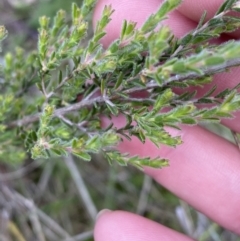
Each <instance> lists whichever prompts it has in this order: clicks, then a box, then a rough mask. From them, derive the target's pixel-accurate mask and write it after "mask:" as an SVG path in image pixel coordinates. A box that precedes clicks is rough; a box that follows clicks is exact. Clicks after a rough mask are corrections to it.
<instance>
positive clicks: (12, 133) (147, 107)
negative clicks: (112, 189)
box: [0, 0, 240, 168]
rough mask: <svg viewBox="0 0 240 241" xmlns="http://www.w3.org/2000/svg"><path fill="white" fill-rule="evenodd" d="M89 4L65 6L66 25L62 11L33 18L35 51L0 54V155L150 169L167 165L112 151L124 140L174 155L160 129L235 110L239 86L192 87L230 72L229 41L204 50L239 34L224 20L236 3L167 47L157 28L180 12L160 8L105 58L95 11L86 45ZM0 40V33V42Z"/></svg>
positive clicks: (164, 30) (169, 37)
mask: <svg viewBox="0 0 240 241" xmlns="http://www.w3.org/2000/svg"><path fill="white" fill-rule="evenodd" d="M94 4H95V1H94V0H85V1H84V2H83V5H82V7H78V6H77V5H76V4H73V5H72V14H71V20H70V21H69V18H68V17H67V16H68V15H67V13H66V12H65V11H63V10H59V11H58V12H57V14H56V16H55V18H54V19H53V21H52V20H51V19H50V18H48V17H46V16H43V17H41V18H40V19H39V24H40V27H39V30H38V31H39V37H38V47H37V49H36V50H35V51H32V52H30V53H27V52H26V51H24V50H23V49H21V48H18V47H17V48H16V49H15V51H14V52H12V53H6V54H5V56H4V60H5V62H4V66H3V67H2V74H1V75H2V78H1V83H0V99H1V102H0V103H1V108H0V131H1V132H2V133H4V135H2V136H1V138H0V143H1V146H3V148H6V149H5V150H8V149H9V148H10V149H11V150H16V155H15V158H17V155H18V153H21V155H20V156H21V158H20V159H21V160H23V159H24V158H25V156H26V155H27V153H29V154H31V157H32V158H34V159H35V158H49V157H51V156H66V155H69V154H73V155H76V156H78V157H80V158H81V159H83V160H85V161H89V160H91V153H98V152H102V153H103V154H104V155H105V157H106V158H107V160H108V161H109V162H110V163H112V162H113V161H117V162H118V163H119V164H121V165H126V164H132V165H134V166H137V167H139V168H141V167H142V166H150V167H158V168H159V167H163V166H166V165H167V162H168V160H166V159H164V158H161V157H156V158H155V159H151V158H149V157H146V158H142V157H141V158H140V157H135V156H134V157H131V156H129V155H128V154H121V153H119V152H118V151H116V149H114V148H115V147H116V146H117V145H118V143H119V142H120V141H122V140H123V139H125V138H127V139H130V140H131V139H132V138H133V137H137V138H138V139H139V140H140V141H141V142H142V143H145V142H146V140H150V141H151V142H152V143H154V144H155V145H156V146H157V147H161V145H162V144H164V145H168V146H172V147H176V146H177V145H180V144H181V143H182V140H181V138H180V137H179V136H172V135H171V134H169V133H168V131H167V130H166V127H172V128H176V129H180V128H181V125H183V124H184V125H186V124H187V125H195V124H198V123H200V122H203V121H208V122H219V121H220V119H221V118H232V113H233V112H234V111H237V110H239V109H240V95H239V92H238V89H239V87H240V85H238V86H235V87H234V88H232V89H226V90H224V91H222V92H221V93H217V92H216V89H217V87H216V86H213V87H212V88H211V89H210V90H209V91H208V92H207V93H205V94H204V95H203V96H200V97H198V95H197V90H198V88H196V87H201V86H203V85H205V84H208V83H211V81H212V76H213V75H214V74H216V73H219V72H223V71H227V70H229V69H230V68H231V67H234V66H238V65H240V59H239V56H240V43H239V42H238V41H235V40H232V41H228V42H226V43H223V44H220V45H214V44H209V40H211V39H214V38H216V37H219V36H220V35H221V34H222V33H226V32H232V31H234V30H236V29H237V28H239V26H240V18H238V17H232V16H230V15H229V14H228V13H229V12H230V11H235V12H236V11H239V9H240V7H239V1H233V0H227V1H225V2H224V3H223V4H222V6H221V7H220V8H219V10H218V12H217V13H216V14H215V16H214V17H213V18H212V19H210V20H208V21H206V20H205V17H206V13H204V14H203V16H202V18H201V20H200V22H199V24H198V26H197V28H196V29H194V30H192V31H191V32H189V33H188V34H186V35H185V36H183V37H182V38H180V39H177V38H176V37H175V36H174V35H173V34H172V33H171V31H170V29H169V28H168V27H167V26H162V27H160V28H159V27H158V26H159V23H160V22H161V21H163V20H164V19H166V18H167V16H168V14H169V13H170V12H171V11H172V10H174V9H175V8H177V7H178V6H179V5H180V4H181V1H180V0H166V1H164V2H163V4H162V5H161V7H160V8H159V10H158V11H156V13H154V14H152V15H151V16H150V17H149V18H148V19H147V20H146V22H145V23H144V24H143V25H142V27H140V28H136V23H134V22H131V21H130V22H129V21H124V22H123V25H122V31H121V34H120V37H119V39H116V40H115V41H113V42H112V43H111V44H110V45H109V46H108V47H107V48H106V49H104V48H103V46H102V44H101V39H102V38H103V37H104V36H105V34H106V33H105V28H106V26H107V24H108V23H109V22H110V21H111V15H112V14H113V13H114V10H113V9H112V8H111V6H105V8H104V10H103V13H102V16H101V19H100V20H99V21H98V23H97V26H96V29H95V32H94V34H93V36H92V37H91V38H90V39H89V40H88V41H86V38H87V36H88V28H89V22H88V20H87V19H88V16H89V14H90V13H91V11H92V9H93V7H94ZM6 34H7V31H6V30H5V28H4V27H1V28H0V42H1V41H2V40H3V39H4V38H5V37H6ZM226 81H227V80H226ZM189 87H193V89H194V90H193V91H189ZM176 88H177V89H180V91H177V92H176V91H174V90H175V89H176ZM136 96H137V97H136ZM139 96H143V97H139ZM203 104H204V107H202V105H203ZM119 115H123V116H124V117H125V119H126V122H125V125H124V126H122V127H120V128H119V127H115V126H114V123H113V122H112V121H111V116H119ZM103 117H105V118H109V119H110V122H112V123H111V124H110V125H109V126H108V127H107V128H106V129H102V128H101V118H103ZM16 140H21V141H16ZM4 143H8V144H7V145H6V144H4ZM6 146H8V147H6ZM6 153H7V152H6V151H1V152H0V159H1V160H6V159H7V158H8V157H7V155H6Z"/></svg>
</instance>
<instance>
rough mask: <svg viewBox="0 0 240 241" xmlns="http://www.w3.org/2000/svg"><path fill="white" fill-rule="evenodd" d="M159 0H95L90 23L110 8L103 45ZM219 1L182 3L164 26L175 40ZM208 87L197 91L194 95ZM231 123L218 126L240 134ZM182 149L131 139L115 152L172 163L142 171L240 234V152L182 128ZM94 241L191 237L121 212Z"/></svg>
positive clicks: (230, 79)
mask: <svg viewBox="0 0 240 241" xmlns="http://www.w3.org/2000/svg"><path fill="white" fill-rule="evenodd" d="M161 2H162V1H161V0H148V1H139V0H121V1H119V0H99V1H98V3H97V6H96V9H95V13H94V23H95V22H96V21H97V19H98V18H99V16H100V14H101V11H102V9H103V7H104V5H109V4H111V5H112V7H113V8H114V9H115V13H114V14H113V16H112V21H111V23H110V24H109V26H108V27H107V36H106V37H105V38H104V40H103V44H104V46H107V45H108V44H109V43H110V42H111V41H112V40H114V39H116V38H117V37H118V36H119V32H120V29H121V23H122V21H123V19H127V20H133V21H136V22H137V23H138V26H141V24H142V23H143V22H144V21H145V19H146V18H147V17H148V16H149V15H150V14H151V13H153V12H154V11H156V9H158V8H159V6H160V4H161ZM222 2H223V0H201V1H194V0H184V1H183V4H182V5H181V7H180V8H179V9H178V10H177V11H174V12H173V13H172V14H171V15H170V18H169V19H168V20H166V21H165V22H164V24H167V25H168V26H170V28H171V29H172V31H173V33H174V34H175V35H176V36H177V37H181V36H183V35H184V34H186V33H187V32H188V31H190V30H191V29H193V28H195V27H196V25H197V22H198V20H199V18H200V16H201V14H202V12H203V11H204V10H207V12H208V18H210V17H211V16H213V14H214V12H216V10H217V9H218V7H219V6H220V4H221V3H222ZM239 34H240V32H239V31H237V32H235V33H233V34H231V35H228V36H226V35H225V36H223V37H222V38H221V39H219V40H217V41H219V43H220V42H222V41H225V40H227V39H230V38H232V37H234V38H238V37H239V36H240V35H239ZM239 76H240V68H234V69H232V70H231V72H229V73H223V74H218V75H216V76H215V77H214V84H216V85H217V86H218V88H217V91H218V92H219V91H221V90H223V89H225V88H231V87H233V86H235V85H236V84H238V83H239V82H240V79H239V78H240V77H239ZM209 87H210V85H207V86H205V87H204V88H202V89H199V94H201V93H203V92H205V91H206V90H207V89H209ZM234 115H235V118H234V119H231V120H229V119H228V120H226V119H225V120H222V124H224V125H226V126H227V127H229V128H230V129H231V130H233V131H236V132H240V112H236V113H234ZM122 123H123V119H122V118H116V119H115V124H116V125H118V126H121V125H122ZM171 132H172V134H173V135H181V136H182V139H183V141H184V144H182V145H181V146H179V147H177V148H176V149H173V148H168V147H162V148H161V149H157V148H156V147H155V146H154V145H153V144H151V143H150V142H147V143H146V144H144V145H143V144H141V143H140V142H139V141H137V140H136V139H133V141H131V142H127V141H124V142H123V143H122V144H121V145H120V146H119V149H120V150H122V151H124V152H129V153H131V154H138V155H140V156H152V157H155V156H158V155H160V156H162V157H167V158H169V159H170V160H171V162H170V166H169V167H167V168H164V169H151V168H145V169H144V172H145V173H146V174H148V175H150V176H151V177H153V178H154V179H155V180H156V181H157V182H158V183H159V184H161V185H163V186H164V187H166V188H167V189H168V190H170V191H171V192H173V193H174V194H176V195H177V196H178V197H179V198H181V199H182V200H184V201H186V202H187V203H189V204H190V205H191V206H193V207H194V208H195V209H197V210H198V211H200V212H202V213H204V214H205V215H207V216H208V217H209V218H210V219H212V220H214V221H215V222H217V223H218V224H219V225H221V226H223V227H225V228H226V229H229V230H231V231H232V232H235V233H236V234H238V235H240V151H239V149H238V147H237V146H236V145H233V144H232V143H230V142H228V141H226V140H225V139H223V138H221V137H219V136H217V135H215V134H212V133H211V132H209V131H207V130H205V129H203V128H201V127H199V126H193V127H186V126H183V127H182V131H181V132H176V131H172V130H171ZM94 238H95V240H96V241H123V240H124V241H133V240H134V241H138V240H141V241H147V240H164V241H190V240H192V239H191V238H189V237H187V236H185V235H183V234H180V233H178V232H176V231H174V230H171V229H169V228H166V227H164V226H163V225H161V224H158V223H155V222H153V221H151V220H148V219H146V218H143V217H140V216H138V215H135V214H132V213H128V212H124V211H112V212H103V213H102V214H101V215H100V217H99V218H98V219H97V221H96V225H95V230H94Z"/></svg>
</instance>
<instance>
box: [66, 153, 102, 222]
mask: <svg viewBox="0 0 240 241" xmlns="http://www.w3.org/2000/svg"><path fill="white" fill-rule="evenodd" d="M65 163H66V165H67V167H68V169H69V171H70V173H71V176H72V178H73V180H74V183H75V185H76V187H77V190H78V194H79V196H80V198H81V200H82V201H83V203H84V205H85V207H86V209H87V211H88V214H89V216H90V217H91V218H92V220H93V221H95V219H96V216H97V213H98V211H97V208H96V207H95V204H94V202H93V200H92V198H91V196H90V194H89V191H88V189H87V187H86V185H85V183H84V181H83V178H82V176H81V173H80V170H79V169H78V167H77V165H76V164H75V162H74V160H73V157H72V156H71V155H69V156H68V157H66V158H65Z"/></svg>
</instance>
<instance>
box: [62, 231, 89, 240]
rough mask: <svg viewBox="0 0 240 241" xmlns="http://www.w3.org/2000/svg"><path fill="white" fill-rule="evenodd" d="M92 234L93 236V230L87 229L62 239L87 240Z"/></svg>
mask: <svg viewBox="0 0 240 241" xmlns="http://www.w3.org/2000/svg"><path fill="white" fill-rule="evenodd" d="M92 236H93V231H87V232H84V233H80V234H78V235H76V236H73V237H71V238H67V239H64V240H62V241H84V240H87V239H89V238H92Z"/></svg>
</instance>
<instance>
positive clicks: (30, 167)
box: [0, 161, 42, 181]
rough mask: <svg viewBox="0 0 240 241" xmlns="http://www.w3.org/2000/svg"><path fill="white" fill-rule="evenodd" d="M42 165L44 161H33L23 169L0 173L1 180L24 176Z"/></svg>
mask: <svg viewBox="0 0 240 241" xmlns="http://www.w3.org/2000/svg"><path fill="white" fill-rule="evenodd" d="M41 165H42V163H40V162H36V161H33V162H31V163H30V164H29V165H27V166H25V167H23V168H21V169H18V170H17V171H14V172H9V173H0V181H9V180H14V179H18V178H22V177H23V176H25V175H27V174H28V173H29V172H31V171H33V170H35V169H36V168H38V167H39V166H41Z"/></svg>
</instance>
